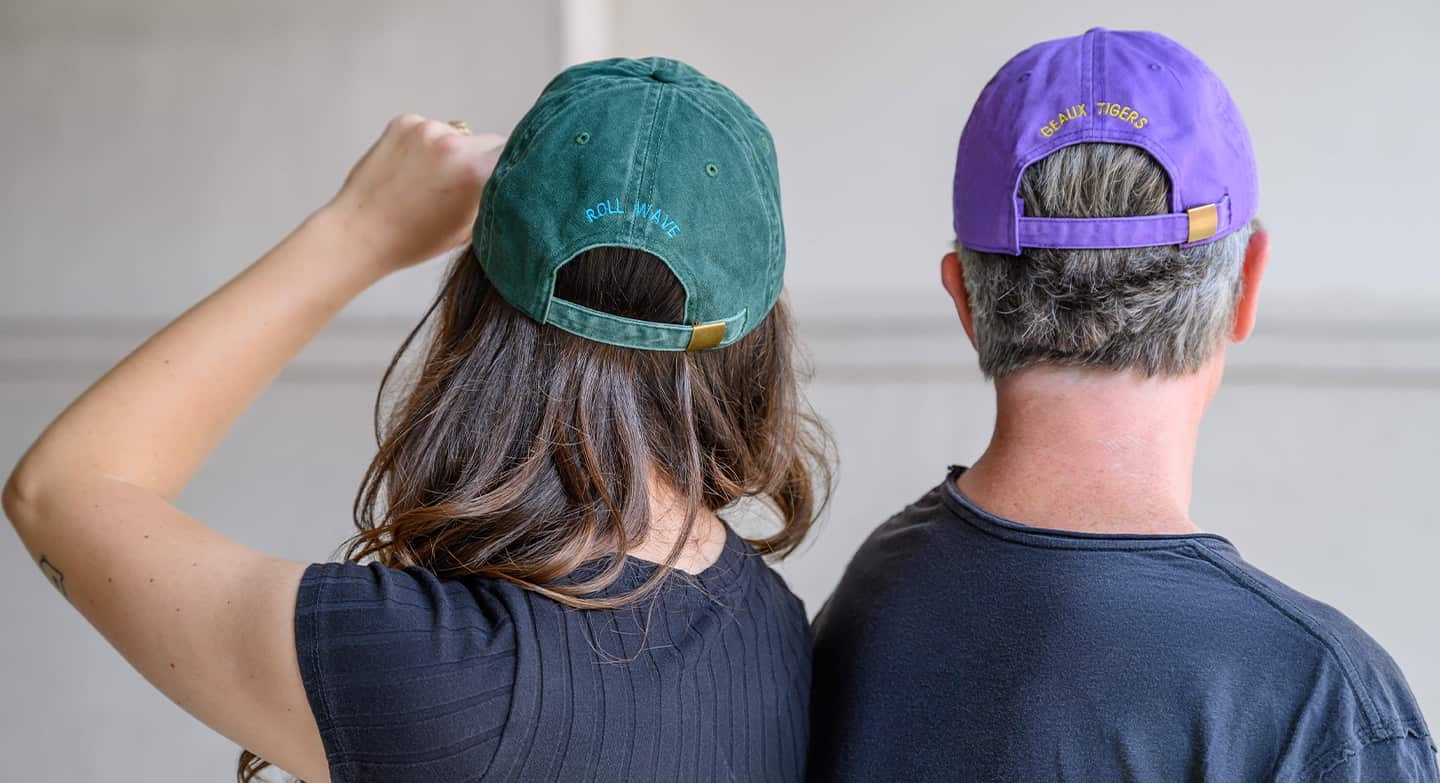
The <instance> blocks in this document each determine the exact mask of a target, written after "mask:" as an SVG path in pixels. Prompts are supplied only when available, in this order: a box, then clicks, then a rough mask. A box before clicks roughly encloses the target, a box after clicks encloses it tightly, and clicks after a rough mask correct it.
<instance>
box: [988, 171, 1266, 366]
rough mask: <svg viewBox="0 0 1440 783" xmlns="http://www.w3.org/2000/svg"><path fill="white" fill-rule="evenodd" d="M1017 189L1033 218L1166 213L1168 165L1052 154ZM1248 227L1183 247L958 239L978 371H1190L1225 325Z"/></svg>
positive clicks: (1232, 307) (1225, 331) (1202, 359)
mask: <svg viewBox="0 0 1440 783" xmlns="http://www.w3.org/2000/svg"><path fill="white" fill-rule="evenodd" d="M1020 195H1021V197H1022V199H1023V200H1024V203H1025V214H1027V215H1031V216H1036V217H1124V216H1130V215H1158V214H1163V213H1166V212H1169V211H1170V183H1169V180H1168V178H1167V177H1166V175H1165V170H1164V169H1163V168H1161V166H1160V165H1159V164H1158V163H1156V161H1155V160H1154V159H1153V158H1151V157H1150V156H1149V155H1148V154H1147V153H1145V152H1144V151H1143V150H1141V149H1139V148H1137V147H1130V146H1126V145H1120V144H1100V143H1090V144H1076V145H1073V146H1070V147H1065V148H1062V149H1060V150H1058V151H1056V152H1054V153H1052V154H1050V155H1049V156H1047V157H1045V158H1043V159H1041V160H1040V161H1038V162H1037V163H1034V164H1032V165H1031V166H1030V168H1029V169H1027V170H1026V172H1025V176H1024V177H1023V178H1022V179H1021V185H1020ZM1252 230H1253V226H1252V227H1250V228H1246V229H1242V230H1240V231H1236V232H1235V233H1233V234H1230V235H1229V236H1226V237H1223V238H1221V239H1218V240H1216V241H1214V242H1211V243H1209V244H1204V245H1198V246H1196V247H1189V248H1181V247H1179V246H1175V245H1169V246H1161V247H1138V248H1113V249H1109V248H1107V249H1099V250H1093V249H1086V250H1069V249H1049V248H1025V249H1024V250H1023V252H1022V253H1021V255H1020V256H1018V257H1016V256H1009V255H1003V254H996V253H977V252H974V251H970V250H967V249H965V248H960V254H961V258H962V261H963V266H964V270H965V287H966V288H967V289H968V290H969V292H970V305H971V310H972V312H973V313H974V318H975V336H976V342H977V343H978V345H979V353H980V369H981V370H983V371H984V373H985V374H986V375H987V376H990V377H997V378H998V377H1004V376H1006V375H1010V374H1012V373H1015V372H1018V371H1020V370H1023V369H1025V368H1027V367H1030V366H1033V365H1037V364H1057V365H1065V366H1073V367H1091V368H1101V369H1108V370H1133V371H1137V372H1140V373H1141V374H1143V375H1145V376H1147V377H1149V376H1155V375H1181V374H1185V373H1189V372H1194V371H1195V370H1197V369H1199V368H1200V366H1201V365H1203V364H1204V363H1205V362H1206V361H1207V360H1208V359H1209V358H1210V357H1211V356H1212V355H1213V354H1214V352H1215V350H1216V349H1217V348H1218V347H1219V346H1220V345H1221V344H1223V341H1224V339H1225V336H1226V335H1227V334H1229V331H1230V330H1231V328H1232V327H1233V326H1234V318H1235V304H1236V298H1237V297H1238V296H1239V291H1240V282H1241V280H1240V270H1241V266H1242V264H1243V262H1244V257H1245V246H1246V243H1247V242H1248V241H1249V238H1250V234H1251V231H1252Z"/></svg>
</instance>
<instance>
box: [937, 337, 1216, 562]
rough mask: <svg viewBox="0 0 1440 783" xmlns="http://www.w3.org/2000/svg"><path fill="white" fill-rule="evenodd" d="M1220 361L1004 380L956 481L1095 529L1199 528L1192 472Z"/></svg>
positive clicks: (1046, 522)
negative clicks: (1149, 373) (980, 445)
mask: <svg viewBox="0 0 1440 783" xmlns="http://www.w3.org/2000/svg"><path fill="white" fill-rule="evenodd" d="M1220 366H1221V365H1220V363H1219V361H1214V362H1212V363H1211V364H1210V365H1208V366H1207V367H1206V368H1203V369H1201V370H1200V371H1199V372H1198V373H1195V374H1193V375H1188V376H1184V377H1181V378H1149V379H1145V378H1141V377H1139V376H1138V375H1134V374H1130V373H1125V374H1119V373H1110V372H1101V371H1088V370H1074V369H1063V368H1049V367H1038V368H1032V369H1029V370H1024V371H1021V372H1020V373H1017V374H1015V375H1014V376H1011V377H1009V378H1005V379H1002V380H1000V381H998V382H997V383H996V388H995V395H996V416H995V433H994V435H993V436H992V437H991V440H990V445H989V446H988V447H987V448H986V450H985V453H984V454H983V455H982V456H981V457H980V458H979V459H978V460H976V462H975V464H974V466H973V467H972V468H970V470H968V471H966V472H965V473H964V474H962V475H961V477H960V479H959V480H958V482H957V483H958V486H959V488H960V490H961V491H962V492H964V493H965V495H966V496H967V497H969V498H970V499H971V500H973V501H975V502H976V503H977V504H979V505H980V506H981V507H983V508H984V509H986V510H987V511H990V512H991V513H994V514H997V515H999V516H1002V517H1005V518H1007V519H1012V520H1015V521H1017V522H1022V523H1024V524H1028V525H1033V526H1036V527H1044V528H1054V529H1059V530H1077V531H1086V532H1095V533H1142V534H1163V533H1193V532H1196V530H1198V528H1197V527H1196V525H1195V524H1194V523H1193V522H1191V521H1190V511H1189V510H1190V489H1191V472H1192V469H1193V466H1194V461H1195V440H1196V437H1197V434H1198V431H1199V427H1200V419H1201V417H1202V416H1203V414H1204V412H1205V407H1206V405H1207V404H1208V403H1209V401H1210V398H1211V397H1212V396H1213V394H1214V391H1215V388H1216V387H1217V386H1218V384H1219V377H1220Z"/></svg>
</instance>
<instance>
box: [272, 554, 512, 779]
mask: <svg viewBox="0 0 1440 783" xmlns="http://www.w3.org/2000/svg"><path fill="white" fill-rule="evenodd" d="M295 646H296V653H297V655H298V657H299V661H300V675H301V678H302V679H303V681H304V683H305V692H306V695H307V697H308V698H309V701H310V708H311V710H312V711H313V712H314V714H315V721H316V723H317V724H318V725H319V727H320V736H321V739H322V740H323V742H324V744H325V754H326V757H327V759H328V761H329V765H330V775H331V778H332V780H334V781H335V783H350V782H351V781H362V780H363V781H366V782H367V783H383V781H401V780H404V781H414V780H425V781H436V783H444V782H445V781H451V780H475V779H478V778H479V777H480V776H481V775H482V774H483V773H484V771H485V768H486V767H487V766H488V764H489V763H490V760H491V759H492V758H493V757H494V755H495V749H496V747H497V746H498V744H499V741H500V736H501V734H502V732H503V729H504V725H505V719H506V716H507V714H508V712H509V707H510V694H511V690H512V687H513V683H514V678H515V632H514V625H513V623H512V622H510V619H509V614H508V613H507V611H506V609H505V606H504V604H503V602H502V601H501V600H500V599H499V598H497V597H496V595H495V594H493V593H491V592H489V591H488V590H486V589H484V588H479V589H475V588H473V587H472V586H471V585H468V584H466V583H464V582H459V581H452V580H442V579H438V578H437V577H436V576H435V575H434V574H431V573H429V572H428V571H425V570H423V569H416V568H407V569H394V568H385V567H383V566H380V565H377V564H370V565H357V564H354V563H324V564H317V565H312V566H310V567H309V568H308V569H306V571H305V575H304V577H303V578H302V579H301V581H300V592H299V596H298V598H297V600H296V606H295Z"/></svg>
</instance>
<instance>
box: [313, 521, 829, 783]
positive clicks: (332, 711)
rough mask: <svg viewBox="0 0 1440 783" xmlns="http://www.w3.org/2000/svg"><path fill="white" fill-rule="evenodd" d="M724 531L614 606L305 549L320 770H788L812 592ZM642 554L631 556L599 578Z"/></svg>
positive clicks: (761, 773)
mask: <svg viewBox="0 0 1440 783" xmlns="http://www.w3.org/2000/svg"><path fill="white" fill-rule="evenodd" d="M727 534H728V538H727V541H726V544H725V547H724V551H723V553H722V554H721V555H720V557H719V559H718V560H717V561H716V562H715V563H714V564H713V565H711V566H710V567H709V568H707V569H705V570H704V571H702V572H701V573H700V574H697V575H689V574H685V573H683V572H675V573H674V574H673V575H672V576H671V577H669V578H668V579H667V581H666V582H665V583H664V585H663V586H662V587H661V589H660V590H659V591H658V592H657V593H656V594H654V595H653V596H652V597H647V598H645V599H642V600H641V601H639V602H638V603H636V604H634V605H631V606H628V607H625V608H622V609H617V610H577V609H573V608H570V607H567V606H565V605H563V604H560V603H558V602H556V601H553V600H550V599H548V598H545V597H543V596H540V595H538V594H536V593H533V592H531V591H527V590H524V589H522V588H520V587H518V586H515V585H512V584H510V583H507V582H504V581H499V580H494V579H487V578H481V577H473V578H465V579H453V580H452V579H438V578H436V577H435V576H434V575H433V574H431V573H429V572H428V571H425V570H423V569H418V568H406V569H390V568H384V567H382V566H379V565H375V564H370V565H356V564H351V563H327V564H321V565H313V566H311V567H310V568H309V569H308V570H307V571H306V572H305V576H304V578H303V579H302V581H301V583H300V594H299V598H298V601H297V605H296V617H295V631H296V648H297V652H298V654H299V660H300V673H301V676H302V678H303V680H304V683H305V689H306V692H307V694H308V696H309V700H310V706H311V708H312V710H313V711H314V713H315V719H316V722H317V723H318V724H319V727H320V735H321V738H322V739H323V741H324V745H325V751H326V755H327V757H328V759H329V765H330V774H331V777H332V779H333V780H334V781H335V783H358V782H360V781H364V783H385V782H386V781H406V782H409V781H424V783H450V782H451V781H491V780H495V781H500V780H503V781H534V782H535V783H541V782H543V783H551V781H665V782H666V783H670V781H712V780H719V781H798V780H800V779H801V778H802V777H803V770H804V763H805V747H806V727H807V710H808V701H809V693H810V641H809V629H808V627H807V622H806V616H805V610H804V607H803V606H802V605H801V603H800V600H799V599H798V598H796V597H795V596H794V595H793V594H792V593H791V592H790V591H789V590H788V589H787V588H786V586H785V584H784V582H783V581H782V580H781V579H780V577H779V576H778V575H777V574H775V573H774V572H773V571H771V570H770V568H769V567H767V566H766V565H765V563H764V561H763V560H762V559H761V558H760V556H759V555H758V554H757V553H756V552H755V550H754V549H753V548H751V547H750V546H749V545H748V544H747V543H746V542H745V541H744V540H743V539H741V538H740V537H739V536H738V535H736V534H735V533H734V531H727ZM593 567H596V568H598V567H599V566H598V565H596V566H593ZM587 568H589V567H587ZM654 568H656V566H655V565H654V564H651V563H647V562H644V561H641V560H637V559H634V558H630V559H629V560H627V562H626V566H625V570H624V572H623V575H622V577H621V579H620V581H619V582H617V583H616V584H615V585H612V586H611V588H609V589H608V590H607V591H606V592H605V593H602V595H611V594H614V593H615V592H616V591H622V590H627V589H630V588H633V587H635V586H636V585H638V584H640V583H641V582H642V581H644V579H645V578H646V577H647V576H649V575H651V574H652V573H653V569H654ZM587 575H588V574H586V573H579V572H577V574H574V575H572V578H573V579H576V580H579V579H583V578H584V577H585V576H587Z"/></svg>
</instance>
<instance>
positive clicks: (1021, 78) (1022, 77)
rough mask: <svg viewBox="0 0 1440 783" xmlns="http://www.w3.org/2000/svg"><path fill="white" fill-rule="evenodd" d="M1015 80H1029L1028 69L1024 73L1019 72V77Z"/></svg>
mask: <svg viewBox="0 0 1440 783" xmlns="http://www.w3.org/2000/svg"><path fill="white" fill-rule="evenodd" d="M1016 81H1022V82H1028V81H1030V72H1029V71H1026V72H1025V73H1022V74H1020V78H1019V79H1017V80H1016Z"/></svg>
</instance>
